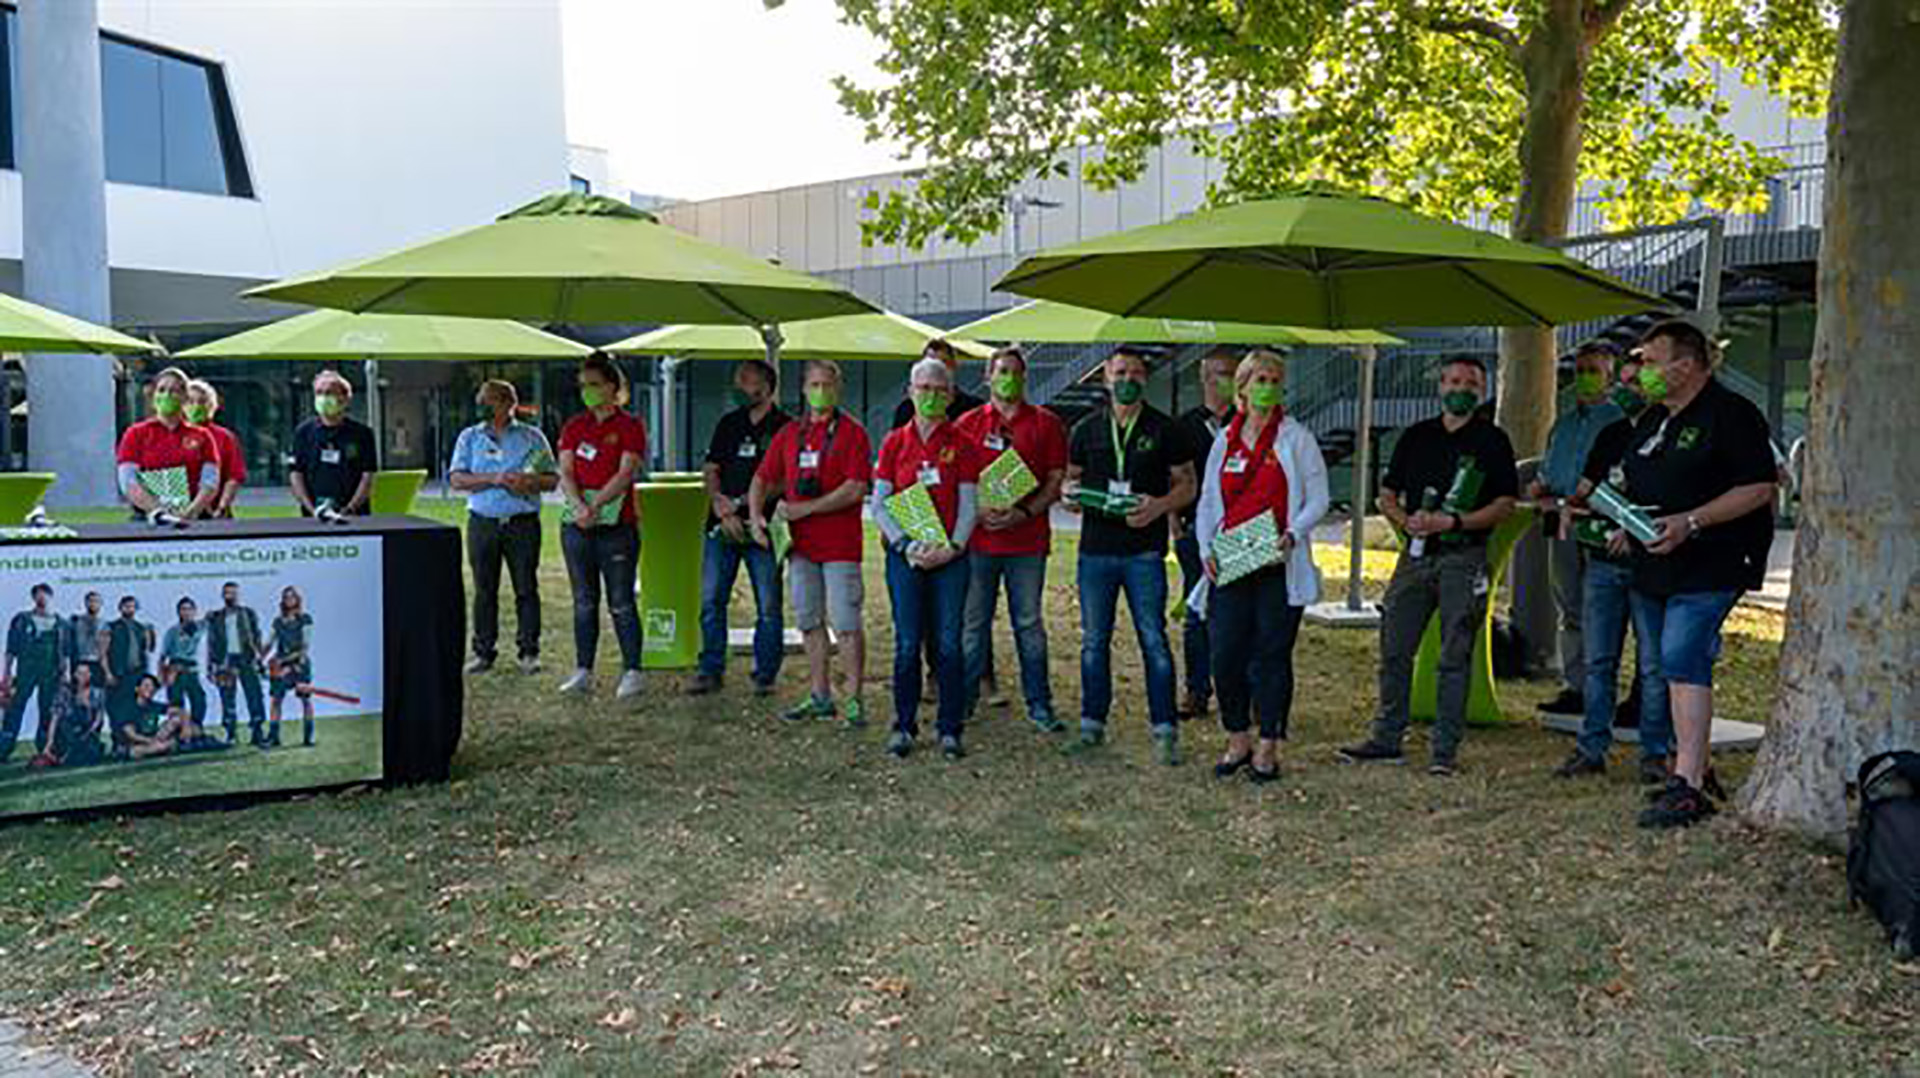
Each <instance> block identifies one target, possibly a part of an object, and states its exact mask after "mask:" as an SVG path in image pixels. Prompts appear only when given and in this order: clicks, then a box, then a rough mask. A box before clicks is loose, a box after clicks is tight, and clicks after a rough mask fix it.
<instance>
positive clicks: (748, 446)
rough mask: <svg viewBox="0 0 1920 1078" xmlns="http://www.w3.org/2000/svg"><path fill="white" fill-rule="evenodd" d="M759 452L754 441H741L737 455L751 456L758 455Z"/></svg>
mask: <svg viewBox="0 0 1920 1078" xmlns="http://www.w3.org/2000/svg"><path fill="white" fill-rule="evenodd" d="M758 454H759V451H758V450H757V449H756V448H755V447H754V444H753V443H752V442H741V443H740V451H739V452H738V453H736V454H735V456H740V457H748V458H751V457H754V456H757V455H758Z"/></svg>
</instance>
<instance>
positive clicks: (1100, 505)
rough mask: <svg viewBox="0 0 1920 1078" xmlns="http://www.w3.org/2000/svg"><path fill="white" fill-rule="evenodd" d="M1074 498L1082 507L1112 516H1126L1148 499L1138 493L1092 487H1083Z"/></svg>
mask: <svg viewBox="0 0 1920 1078" xmlns="http://www.w3.org/2000/svg"><path fill="white" fill-rule="evenodd" d="M1073 500H1074V501H1076V502H1079V503H1080V507H1081V508H1082V509H1086V510H1088V511H1090V512H1094V513H1105V514H1106V515H1107V516H1110V517H1124V516H1127V515H1128V514H1130V513H1132V512H1133V511H1134V510H1135V509H1138V508H1140V505H1141V503H1142V502H1145V501H1146V499H1145V498H1144V497H1141V496H1140V495H1138V494H1109V493H1107V492H1106V491H1104V490H1095V489H1094V488H1092V487H1081V488H1080V491H1079V493H1077V494H1075V495H1074V496H1073Z"/></svg>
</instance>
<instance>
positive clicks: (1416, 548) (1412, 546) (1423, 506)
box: [1407, 487, 1440, 558]
mask: <svg viewBox="0 0 1920 1078" xmlns="http://www.w3.org/2000/svg"><path fill="white" fill-rule="evenodd" d="M1438 508H1440V492H1439V491H1437V490H1435V489H1433V488H1432V487H1428V488H1427V490H1426V493H1424V494H1422V495H1420V511H1421V512H1423V513H1431V512H1433V511H1434V510H1435V509H1438ZM1426 553H1427V537H1426V536H1424V535H1416V536H1414V537H1413V539H1412V540H1411V541H1410V542H1408V543H1407V554H1408V555H1409V556H1411V557H1415V558H1419V557H1424V556H1425V555H1426Z"/></svg>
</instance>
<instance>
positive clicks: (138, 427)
mask: <svg viewBox="0 0 1920 1078" xmlns="http://www.w3.org/2000/svg"><path fill="white" fill-rule="evenodd" d="M114 460H115V462H116V463H119V464H131V465H133V466H134V467H136V468H138V469H140V470H141V471H143V472H157V471H165V470H166V469H168V468H185V469H186V471H187V494H188V496H189V497H195V498H197V497H199V496H200V473H201V472H202V471H204V470H206V466H207V465H209V464H211V465H214V466H215V467H216V468H217V467H218V466H219V464H220V448H219V445H218V443H216V442H215V441H214V437H213V435H211V434H209V433H207V430H206V428H205V427H196V426H194V425H193V424H191V423H177V424H175V425H174V426H172V427H169V426H167V425H166V424H165V423H163V422H161V421H160V420H158V419H143V420H141V421H140V422H138V423H135V424H134V425H133V426H131V427H128V428H127V432H126V433H125V434H122V435H121V436H120V448H119V451H118V452H117V453H115V455H114Z"/></svg>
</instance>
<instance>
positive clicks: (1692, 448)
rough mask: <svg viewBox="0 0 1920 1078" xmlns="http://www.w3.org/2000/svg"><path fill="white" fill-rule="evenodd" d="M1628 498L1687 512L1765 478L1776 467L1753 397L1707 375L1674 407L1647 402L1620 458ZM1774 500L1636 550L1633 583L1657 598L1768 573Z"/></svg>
mask: <svg viewBox="0 0 1920 1078" xmlns="http://www.w3.org/2000/svg"><path fill="white" fill-rule="evenodd" d="M1621 468H1622V469H1623V470H1624V472H1625V473H1626V474H1625V478H1626V483H1627V486H1626V490H1625V491H1624V493H1625V494H1626V496H1627V498H1628V500H1630V501H1632V502H1633V503H1634V504H1636V505H1644V506H1647V507H1648V508H1649V511H1650V512H1652V513H1653V514H1654V515H1656V516H1666V515H1670V514H1674V513H1690V512H1692V511H1694V510H1696V509H1698V508H1700V507H1701V506H1703V505H1705V504H1707V503H1708V502H1710V501H1712V500H1714V499H1715V498H1718V497H1719V496H1720V495H1722V494H1725V493H1726V492H1727V491H1729V490H1732V489H1733V488H1735V487H1743V486H1747V485H1748V484H1751V483H1772V482H1775V481H1776V480H1778V478H1779V473H1778V471H1777V470H1776V465H1775V464H1774V459H1773V442H1772V436H1771V433H1770V431H1769V429H1768V427H1767V419H1766V417H1765V416H1763V415H1761V414H1760V409H1758V408H1756V407H1754V406H1753V402H1751V401H1749V400H1747V399H1746V398H1745V397H1742V396H1741V395H1740V394H1738V393H1735V392H1734V391H1732V390H1730V389H1728V388H1726V387H1725V386H1723V385H1721V384H1720V381H1719V379H1717V378H1716V379H1709V380H1708V381H1707V384H1706V386H1705V387H1704V388H1702V389H1701V390H1700V394H1699V395H1698V396H1696V397H1694V398H1693V400H1692V401H1691V402H1690V403H1689V404H1688V405H1687V406H1686V407H1685V408H1682V409H1681V410H1680V411H1679V412H1678V413H1677V414H1671V415H1670V414H1669V413H1668V411H1667V409H1666V408H1664V407H1656V408H1649V409H1647V411H1646V413H1645V414H1644V415H1642V416H1641V417H1640V421H1639V422H1638V423H1636V424H1635V425H1634V429H1633V439H1632V441H1631V444H1629V446H1628V447H1627V450H1626V455H1625V456H1624V457H1623V458H1622V460H1621ZM1772 545H1773V504H1772V503H1771V502H1766V503H1762V504H1761V505H1760V506H1759V507H1758V508H1756V509H1754V510H1753V511H1752V512H1750V513H1748V514H1747V515H1745V516H1743V517H1740V518H1739V519H1737V520H1727V521H1721V522H1720V523H1717V524H1715V525H1713V526H1712V527H1710V528H1705V529H1703V530H1702V531H1701V532H1700V534H1698V535H1696V536H1694V537H1693V538H1691V539H1689V540H1687V541H1686V542H1684V543H1682V544H1681V545H1680V547H1679V549H1677V550H1675V551H1674V552H1673V553H1671V554H1668V555H1665V556H1656V555H1652V554H1648V553H1646V552H1645V551H1644V550H1641V549H1637V548H1636V551H1635V558H1634V565H1633V586H1634V588H1635V589H1636V590H1639V591H1643V592H1646V593H1647V594H1649V595H1657V596H1661V597H1665V596H1669V595H1677V594H1680V593H1681V592H1690V591H1746V590H1748V589H1750V588H1757V587H1759V586H1760V585H1761V583H1762V582H1763V581H1765V579H1766V576H1767V549H1768V548H1769V547H1771V546H1772Z"/></svg>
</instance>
